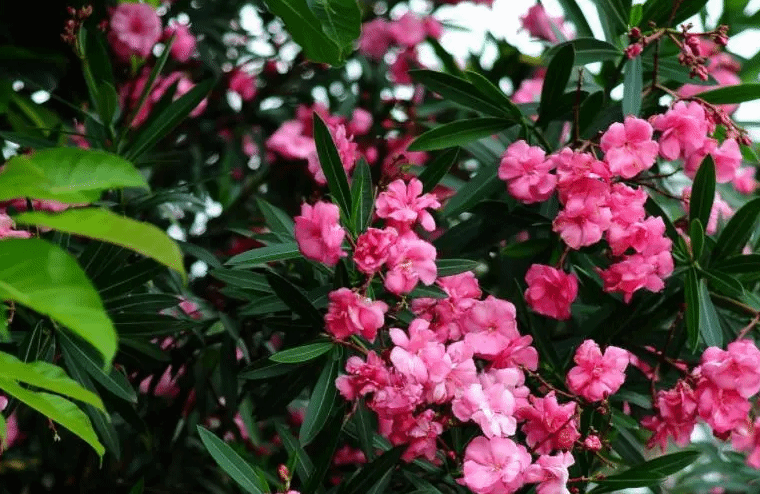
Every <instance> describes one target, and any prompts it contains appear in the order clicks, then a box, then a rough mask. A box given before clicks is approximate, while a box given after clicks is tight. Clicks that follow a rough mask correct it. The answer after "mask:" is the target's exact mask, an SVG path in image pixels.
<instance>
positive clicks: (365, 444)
mask: <svg viewBox="0 0 760 494" xmlns="http://www.w3.org/2000/svg"><path fill="white" fill-rule="evenodd" d="M354 424H355V425H356V435H357V436H358V439H359V445H360V446H361V448H362V451H363V452H364V455H365V456H366V457H367V459H368V460H369V461H372V459H373V458H374V457H375V448H374V446H372V438H373V437H374V435H375V431H376V430H377V420H375V419H374V417H373V415H372V412H370V411H369V408H367V405H366V404H365V403H364V401H363V400H362V401H361V402H360V403H358V404H357V406H356V412H354Z"/></svg>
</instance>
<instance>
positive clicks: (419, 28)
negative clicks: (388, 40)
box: [388, 12, 428, 48]
mask: <svg viewBox="0 0 760 494" xmlns="http://www.w3.org/2000/svg"><path fill="white" fill-rule="evenodd" d="M388 31H389V32H390V35H391V37H392V38H393V40H394V41H395V42H396V43H398V44H399V45H402V46H406V47H408V48H413V47H415V46H417V45H418V44H420V43H422V42H423V41H425V37H426V36H427V35H428V29H427V26H426V25H425V22H424V21H423V19H421V18H420V17H417V16H416V15H414V14H413V13H412V12H407V13H405V14H404V15H402V16H401V17H399V18H398V19H397V20H395V21H391V23H390V27H389V28H388Z"/></svg>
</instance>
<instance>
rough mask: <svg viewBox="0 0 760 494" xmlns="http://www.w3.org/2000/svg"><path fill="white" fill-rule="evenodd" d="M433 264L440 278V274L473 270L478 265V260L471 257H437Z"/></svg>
mask: <svg viewBox="0 0 760 494" xmlns="http://www.w3.org/2000/svg"><path fill="white" fill-rule="evenodd" d="M435 264H436V266H437V267H438V277H439V278H440V277H442V276H451V275H454V274H459V273H464V272H466V271H473V270H475V268H477V267H478V265H479V264H480V262H479V261H473V260H471V259H438V260H437V261H436V262H435Z"/></svg>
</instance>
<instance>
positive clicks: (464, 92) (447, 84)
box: [409, 70, 519, 118]
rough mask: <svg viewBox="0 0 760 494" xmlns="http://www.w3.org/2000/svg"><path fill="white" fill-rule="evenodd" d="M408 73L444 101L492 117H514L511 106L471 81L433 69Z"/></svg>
mask: <svg viewBox="0 0 760 494" xmlns="http://www.w3.org/2000/svg"><path fill="white" fill-rule="evenodd" d="M409 74H410V75H411V76H412V78H414V80H416V81H417V82H419V83H421V84H422V85H423V86H425V87H426V88H427V89H429V90H430V91H433V92H434V93H438V94H440V95H441V96H442V97H443V98H444V100H445V101H448V102H452V103H456V104H458V105H460V106H461V107H463V108H467V109H468V110H474V111H477V112H480V113H482V114H484V115H490V116H492V117H509V116H510V115H511V116H512V117H513V118H514V114H513V113H512V111H513V110H512V109H511V108H509V107H507V106H506V105H503V104H501V103H500V102H499V100H496V101H494V100H493V98H492V97H490V96H486V95H484V94H483V93H482V91H480V90H479V89H478V88H477V87H476V86H475V84H473V82H471V81H468V80H466V79H463V78H461V77H457V76H453V75H451V74H445V73H443V72H436V71H434V70H412V71H410V72H409ZM513 106H514V105H513ZM518 112H519V110H518Z"/></svg>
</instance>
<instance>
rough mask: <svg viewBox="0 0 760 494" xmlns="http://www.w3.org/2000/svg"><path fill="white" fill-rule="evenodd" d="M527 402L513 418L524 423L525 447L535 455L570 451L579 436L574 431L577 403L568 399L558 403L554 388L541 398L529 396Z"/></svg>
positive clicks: (576, 425)
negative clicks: (526, 445) (533, 450)
mask: <svg viewBox="0 0 760 494" xmlns="http://www.w3.org/2000/svg"><path fill="white" fill-rule="evenodd" d="M529 398H530V403H529V404H528V405H526V406H524V407H522V408H520V409H519V410H518V411H517V417H518V419H520V420H524V421H525V422H524V423H523V425H522V431H523V432H524V433H525V440H526V442H527V443H528V446H529V447H531V448H534V449H535V451H536V453H538V454H542V455H545V454H549V453H551V452H552V451H555V450H571V449H572V448H573V444H574V443H575V441H576V440H577V439H578V438H579V437H581V434H580V432H578V420H577V418H576V413H577V409H578V405H577V403H575V402H574V401H570V402H568V403H564V404H562V405H560V404H559V403H558V402H557V397H556V396H555V395H554V391H552V392H550V393H549V394H547V395H546V396H545V397H543V398H536V397H535V396H530V397H529Z"/></svg>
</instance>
